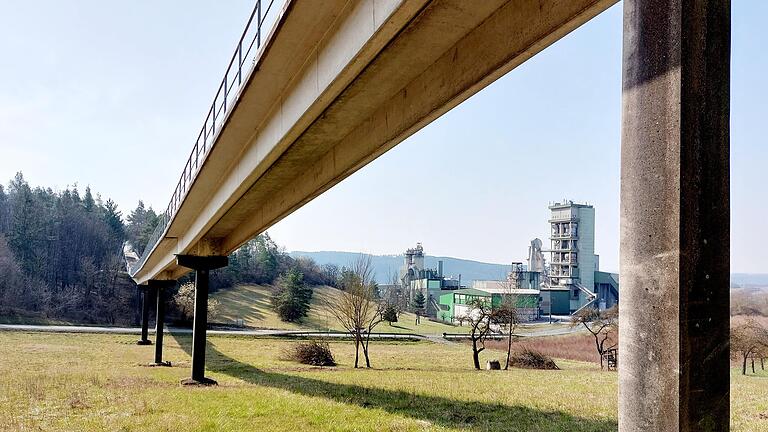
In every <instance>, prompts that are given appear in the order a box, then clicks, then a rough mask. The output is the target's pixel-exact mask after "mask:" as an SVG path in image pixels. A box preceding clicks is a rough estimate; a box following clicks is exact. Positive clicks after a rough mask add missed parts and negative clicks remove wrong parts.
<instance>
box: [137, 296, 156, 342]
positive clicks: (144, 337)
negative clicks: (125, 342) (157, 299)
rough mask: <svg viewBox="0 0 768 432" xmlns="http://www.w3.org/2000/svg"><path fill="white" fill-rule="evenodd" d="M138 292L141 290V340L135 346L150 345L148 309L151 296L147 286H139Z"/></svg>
mask: <svg viewBox="0 0 768 432" xmlns="http://www.w3.org/2000/svg"><path fill="white" fill-rule="evenodd" d="M139 290H141V339H139V340H138V341H137V342H136V345H152V341H151V340H149V308H150V302H151V297H152V296H151V295H150V292H149V287H148V286H147V285H139Z"/></svg>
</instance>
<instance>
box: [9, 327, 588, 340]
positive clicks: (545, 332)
mask: <svg viewBox="0 0 768 432" xmlns="http://www.w3.org/2000/svg"><path fill="white" fill-rule="evenodd" d="M0 331H25V332H45V333H92V334H93V333H96V334H98V333H106V334H126V335H140V334H141V328H138V327H98V326H69V325H28V324H0ZM165 331H166V333H169V332H170V333H175V334H192V330H191V329H188V328H171V329H169V328H166V330H165ZM580 331H583V328H581V327H576V328H570V327H565V328H563V327H559V328H552V329H547V328H544V329H542V330H537V331H532V332H527V333H525V334H520V335H519V336H520V337H541V336H557V335H565V334H571V333H577V332H580ZM154 332H155V330H154V329H150V330H149V333H150V334H153V333H154ZM208 334H212V335H236V336H274V337H326V338H346V337H349V336H348V335H347V334H346V333H341V332H330V333H329V332H314V331H301V330H264V329H262V330H208ZM371 336H372V337H374V338H377V339H399V340H430V341H432V342H438V341H440V340H443V341H445V339H444V338H443V335H442V334H435V335H421V334H409V333H372V334H371ZM466 337H467V336H466V335H460V334H452V335H449V339H451V340H456V339H464V338H466Z"/></svg>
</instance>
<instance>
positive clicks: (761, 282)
mask: <svg viewBox="0 0 768 432" xmlns="http://www.w3.org/2000/svg"><path fill="white" fill-rule="evenodd" d="M731 287H734V288H750V287H768V274H766V273H731Z"/></svg>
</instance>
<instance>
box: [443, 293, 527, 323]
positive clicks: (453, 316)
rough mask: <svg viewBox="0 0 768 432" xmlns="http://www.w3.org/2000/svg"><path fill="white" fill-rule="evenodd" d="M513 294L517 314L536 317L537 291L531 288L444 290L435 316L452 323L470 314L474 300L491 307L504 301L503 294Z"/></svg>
mask: <svg viewBox="0 0 768 432" xmlns="http://www.w3.org/2000/svg"><path fill="white" fill-rule="evenodd" d="M507 295H513V296H515V298H516V307H517V312H518V316H520V318H521V319H522V320H523V321H530V320H534V319H536V318H538V311H539V291H537V290H533V289H515V290H512V292H511V293H510V294H502V293H489V292H487V291H482V290H479V289H474V288H464V289H458V290H453V291H449V292H446V293H444V294H441V295H440V303H439V304H440V310H439V311H438V313H437V318H438V319H439V320H441V321H445V322H450V323H453V322H455V321H456V320H457V319H459V318H461V317H467V316H469V315H470V314H471V312H472V308H471V306H469V305H470V304H472V303H473V302H475V301H476V300H480V301H482V302H485V303H486V304H489V305H491V306H492V307H498V306H500V305H501V304H502V302H503V301H504V296H507Z"/></svg>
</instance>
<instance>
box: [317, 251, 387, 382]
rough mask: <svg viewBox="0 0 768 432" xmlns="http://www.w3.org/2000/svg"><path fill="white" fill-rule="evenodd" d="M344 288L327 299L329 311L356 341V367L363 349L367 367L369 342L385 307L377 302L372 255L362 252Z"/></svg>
mask: <svg viewBox="0 0 768 432" xmlns="http://www.w3.org/2000/svg"><path fill="white" fill-rule="evenodd" d="M348 270H349V274H348V277H347V278H345V281H344V286H343V287H341V288H342V289H343V291H341V292H339V295H338V296H336V297H335V298H333V297H331V298H330V299H329V300H328V305H327V306H328V310H330V312H331V314H332V315H333V316H334V317H335V318H336V320H338V322H339V324H341V326H342V327H343V328H344V329H345V330H346V331H347V332H349V334H351V335H352V338H353V340H354V343H355V368H357V367H358V365H359V361H360V348H362V349H363V355H364V357H365V365H366V367H371V361H370V356H369V351H368V344H369V343H370V339H371V332H372V331H373V329H374V327H376V326H377V325H378V324H380V323H381V322H382V321H383V317H382V313H383V311H384V306H383V303H382V302H379V301H377V299H376V297H375V293H374V289H373V265H372V263H371V256H370V255H360V256H359V257H358V258H357V259H356V260H355V262H354V263H352V265H351V266H350V268H349V269H348Z"/></svg>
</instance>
